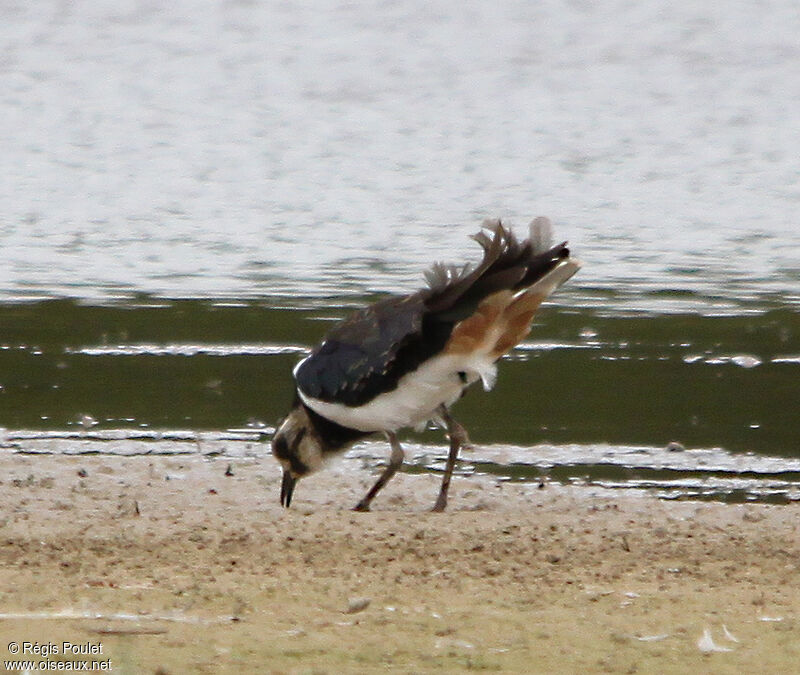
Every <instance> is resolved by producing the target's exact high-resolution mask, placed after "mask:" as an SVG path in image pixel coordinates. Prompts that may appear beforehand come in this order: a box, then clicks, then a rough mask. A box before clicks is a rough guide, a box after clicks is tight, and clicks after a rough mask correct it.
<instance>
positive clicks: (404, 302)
mask: <svg viewBox="0 0 800 675" xmlns="http://www.w3.org/2000/svg"><path fill="white" fill-rule="evenodd" d="M484 229H485V230H487V231H488V232H489V233H490V234H491V236H490V234H487V232H485V231H481V232H479V233H478V234H477V235H475V237H474V238H475V239H476V240H477V241H478V243H479V244H480V245H481V246H482V248H483V249H484V255H483V259H482V260H481V262H480V263H479V264H478V265H477V266H476V267H474V268H472V267H470V266H464V267H461V268H458V267H454V266H450V265H443V264H440V263H437V264H435V265H434V266H433V268H432V269H431V270H430V271H429V272H428V273H427V274H426V277H427V279H428V288H425V289H423V290H421V291H418V292H417V293H414V294H412V295H407V296H403V297H394V298H387V299H386V300H382V301H380V302H377V303H375V304H373V305H370V306H369V307H366V308H365V309H363V310H360V311H358V312H356V313H354V314H353V315H351V316H350V317H349V318H347V319H346V320H344V321H343V322H342V323H341V324H339V325H338V326H336V327H334V328H333V329H332V330H331V331H330V332H329V333H328V334H327V335H326V336H325V338H324V340H323V341H322V343H321V344H320V345H319V346H318V347H317V348H316V349H314V350H313V352H312V353H311V355H310V356H308V357H307V358H306V359H304V360H303V361H302V362H301V363H300V364H298V366H297V368H295V379H296V381H297V386H298V389H299V391H300V392H301V394H302V395H303V397H304V398H307V399H316V400H318V401H325V402H335V403H338V404H343V405H345V406H350V407H358V406H362V405H364V404H366V403H367V402H369V401H371V400H373V399H374V398H375V397H376V396H378V395H380V394H382V393H385V392H388V391H391V390H393V389H395V388H396V387H397V386H398V383H399V382H400V380H401V379H402V378H403V377H404V376H405V375H407V374H409V373H411V372H414V371H415V370H417V369H418V368H419V366H420V365H421V364H423V363H425V362H426V361H429V360H430V359H432V358H434V357H436V356H438V355H444V354H450V355H462V356H463V357H464V358H466V359H469V358H470V357H471V356H479V357H480V359H481V363H483V362H486V363H493V362H494V361H495V360H496V359H498V358H499V357H500V356H502V355H503V354H504V353H506V352H508V351H509V350H510V349H512V348H513V347H514V346H515V345H516V344H518V342H519V341H520V340H522V339H524V337H525V336H526V335H527V333H528V331H529V330H530V324H531V320H532V318H533V314H534V313H535V311H536V309H537V308H538V307H539V305H540V304H541V302H542V301H543V300H544V299H545V298H546V297H547V296H548V295H549V294H550V293H551V292H552V291H553V290H555V288H557V287H558V286H560V285H561V284H562V283H563V282H564V281H566V280H567V279H568V278H569V277H570V276H572V274H574V273H575V271H577V269H578V267H579V264H578V263H576V262H574V261H571V260H570V259H569V250H568V249H567V246H566V243H563V244H559V245H557V246H553V247H550V239H549V221H547V220H546V219H541V218H537V219H536V220H534V221H533V223H531V232H530V236H529V238H527V239H525V240H524V241H522V242H519V241H518V240H517V239H516V237H515V236H514V234H513V233H512V232H511V230H509V229H507V228H505V227H504V226H503V225H502V224H501V223H500V221H499V220H498V221H487V222H486V223H484ZM479 374H480V376H481V377H482V378H483V379H484V384H485V385H486V384H487V380H486V378H485V377H484V374H483V373H479Z"/></svg>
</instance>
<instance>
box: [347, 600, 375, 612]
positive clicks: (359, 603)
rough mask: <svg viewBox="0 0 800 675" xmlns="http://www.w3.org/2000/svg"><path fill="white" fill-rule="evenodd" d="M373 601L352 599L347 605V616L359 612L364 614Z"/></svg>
mask: <svg viewBox="0 0 800 675" xmlns="http://www.w3.org/2000/svg"><path fill="white" fill-rule="evenodd" d="M370 602H371V600H370V599H369V598H350V600H349V602H348V603H347V609H346V610H345V612H344V613H345V614H356V613H358V612H363V611H364V610H365V609H366V608H367V607H369V603H370Z"/></svg>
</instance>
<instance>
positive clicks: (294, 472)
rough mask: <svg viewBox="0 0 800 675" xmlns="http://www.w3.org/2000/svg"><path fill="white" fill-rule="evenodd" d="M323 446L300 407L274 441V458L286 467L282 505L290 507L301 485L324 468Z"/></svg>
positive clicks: (299, 406)
mask: <svg viewBox="0 0 800 675" xmlns="http://www.w3.org/2000/svg"><path fill="white" fill-rule="evenodd" d="M322 451H323V448H322V443H321V442H320V439H319V437H318V436H317V434H316V433H315V431H314V427H313V425H312V424H311V420H310V419H309V417H308V413H307V412H306V410H305V408H304V407H303V406H302V405H296V406H295V407H294V408H292V410H291V412H290V413H289V414H288V415H287V416H286V419H284V420H283V422H281V424H280V426H279V427H278V430H277V431H276V432H275V435H274V436H273V437H272V454H273V455H275V459H277V460H278V461H279V462H280V463H281V466H282V467H283V482H282V483H281V504H282V505H283V506H286V507H288V506H289V504H290V503H291V501H292V493H293V492H294V486H295V484H296V483H297V481H298V480H299V479H300V478H302V477H303V476H307V475H309V474H311V473H314V472H315V471H316V470H317V469H319V468H320V467H321V466H322Z"/></svg>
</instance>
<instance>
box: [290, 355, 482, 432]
mask: <svg viewBox="0 0 800 675" xmlns="http://www.w3.org/2000/svg"><path fill="white" fill-rule="evenodd" d="M459 372H463V373H465V374H466V382H465V381H464V380H463V379H462V378H461V377H460V376H459ZM496 373H497V367H496V366H495V364H494V363H492V362H491V361H489V360H488V359H487V358H486V357H482V356H479V355H475V356H471V357H467V356H465V355H463V354H443V355H440V356H436V357H434V358H432V359H430V360H428V361H426V362H425V363H423V364H422V365H420V366H419V368H417V369H416V370H414V371H412V372H410V373H408V374H406V375H404V376H403V377H402V378H400V381H399V382H398V385H397V388H396V389H393V390H391V391H387V392H385V393H383V394H379V395H378V396H376V397H375V398H373V399H372V400H371V401H369V402H368V403H365V404H364V405H361V406H346V405H343V404H341V403H331V402H328V401H321V400H319V399H317V398H313V397H311V396H306V395H305V394H303V392H302V391H298V393H299V394H300V398H301V399H302V401H303V403H305V404H306V405H307V406H308V407H309V408H311V409H312V410H313V411H314V412H316V413H318V414H320V415H322V416H323V417H326V418H327V419H329V420H332V421H334V422H336V423H337V424H341V425H342V426H345V427H349V428H351V429H358V430H359V431H396V430H397V429H402V428H403V427H413V426H417V425H418V424H420V423H423V422H426V421H427V420H429V419H431V418H432V417H434V416H435V414H436V409H437V408H438V407H439V406H440V405H442V404H445V405H447V406H449V405H452V404H453V403H455V402H456V401H457V400H458V399H459V397H460V396H461V392H462V391H463V389H464V387H466V386H469V385H470V384H472V383H473V382H475V381H476V380H478V379H481V380H483V386H484V388H485V389H486V390H487V391H488V390H489V389H491V387H492V386H493V385H494V380H495V377H496Z"/></svg>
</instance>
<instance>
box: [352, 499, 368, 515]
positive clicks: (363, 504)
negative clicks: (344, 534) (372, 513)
mask: <svg viewBox="0 0 800 675" xmlns="http://www.w3.org/2000/svg"><path fill="white" fill-rule="evenodd" d="M353 511H361V512H362V513H363V512H366V511H369V502H365V501H364V500H363V499H362V500H361V501H360V502H358V504H356V505H355V506H354V507H353Z"/></svg>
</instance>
